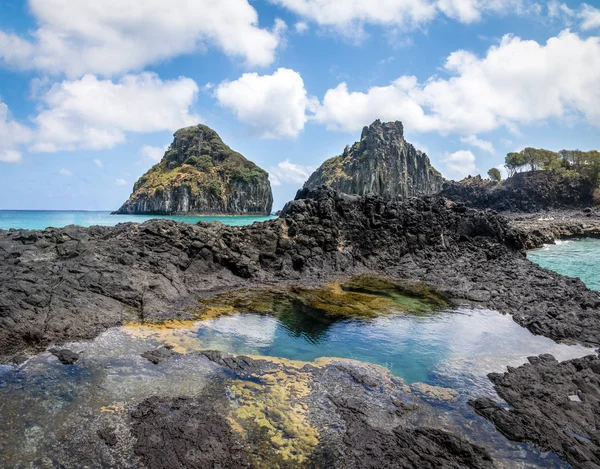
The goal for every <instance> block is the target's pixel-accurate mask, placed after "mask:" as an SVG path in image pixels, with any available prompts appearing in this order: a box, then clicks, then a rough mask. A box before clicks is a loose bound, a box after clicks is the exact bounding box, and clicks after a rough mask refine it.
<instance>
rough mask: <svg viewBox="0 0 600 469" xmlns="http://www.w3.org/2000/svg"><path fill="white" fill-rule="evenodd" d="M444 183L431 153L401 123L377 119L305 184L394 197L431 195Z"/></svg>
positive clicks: (347, 191)
mask: <svg viewBox="0 0 600 469" xmlns="http://www.w3.org/2000/svg"><path fill="white" fill-rule="evenodd" d="M442 184H443V178H442V176H441V174H440V173H439V172H437V171H436V170H435V168H433V167H432V166H431V163H430V162H429V158H428V156H427V155H426V154H425V153H423V152H421V151H419V150H417V149H415V147H414V146H412V145H411V144H410V143H408V142H407V141H406V140H405V139H404V128H403V126H402V122H399V121H396V122H386V123H382V122H381V121H380V120H376V121H375V122H373V123H372V124H371V125H370V126H368V127H365V128H364V129H363V131H362V135H361V137H360V141H359V142H356V143H355V144H354V145H352V146H351V147H346V149H345V150H344V153H343V154H342V155H340V156H336V157H334V158H331V159H329V160H327V161H325V162H324V163H323V164H322V165H321V167H320V168H319V169H317V170H316V171H315V172H314V173H313V174H312V175H311V177H310V178H309V179H308V181H307V182H306V184H305V185H304V187H305V188H316V187H318V186H321V185H328V186H331V187H333V188H334V189H337V190H339V191H341V192H345V193H346V194H358V195H367V194H376V195H380V196H382V197H384V198H385V199H389V200H394V199H405V198H407V197H411V196H421V195H432V194H435V193H437V192H439V191H440V190H441V189H442Z"/></svg>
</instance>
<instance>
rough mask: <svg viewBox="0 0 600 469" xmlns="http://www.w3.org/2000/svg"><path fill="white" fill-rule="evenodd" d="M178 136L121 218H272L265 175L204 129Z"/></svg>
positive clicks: (138, 184)
mask: <svg viewBox="0 0 600 469" xmlns="http://www.w3.org/2000/svg"><path fill="white" fill-rule="evenodd" d="M174 137H175V138H174V140H173V143H172V144H171V145H170V146H169V148H168V149H167V151H166V152H165V155H164V156H163V158H162V160H161V161H160V162H159V163H157V164H156V165H154V166H153V167H152V168H150V170H149V171H148V172H147V173H146V174H144V175H143V176H142V177H141V178H140V179H139V180H138V181H137V182H136V183H135V185H134V188H133V194H132V195H131V197H130V199H129V200H128V201H127V202H126V203H125V204H124V205H123V207H121V209H119V211H118V213H152V214H163V213H166V214H174V213H179V214H181V213H207V214H211V213H223V214H265V215H266V214H270V212H271V206H272V200H273V196H272V194H271V186H270V184H269V179H268V178H269V176H268V174H267V172H266V171H264V170H263V169H261V168H259V167H258V166H257V165H256V164H254V163H253V162H251V161H249V160H247V159H246V158H245V157H244V156H242V155H241V154H240V153H238V152H236V151H233V150H232V149H231V148H230V147H229V146H228V145H226V144H225V143H224V142H223V141H222V140H221V138H220V137H219V135H218V134H217V133H216V132H215V131H214V130H212V129H210V128H209V127H207V126H205V125H201V124H200V125H197V126H192V127H186V128H183V129H180V130H178V131H177V132H176V133H175V135H174Z"/></svg>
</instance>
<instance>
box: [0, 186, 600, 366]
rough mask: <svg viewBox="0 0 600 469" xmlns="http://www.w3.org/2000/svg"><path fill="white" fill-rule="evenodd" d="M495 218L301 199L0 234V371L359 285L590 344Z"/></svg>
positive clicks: (561, 297)
mask: <svg viewBox="0 0 600 469" xmlns="http://www.w3.org/2000/svg"><path fill="white" fill-rule="evenodd" d="M524 246H525V240H524V237H523V235H522V234H521V233H519V232H518V231H515V230H514V229H512V228H511V227H510V226H509V225H508V223H507V220H506V219H505V218H504V217H502V216H499V215H498V214H496V213H494V212H489V211H477V210H474V209H466V208H465V207H464V206H459V205H455V204H452V203H450V202H448V201H447V200H445V199H442V198H420V199H419V198H411V199H408V200H406V201H403V202H389V201H385V200H383V199H382V198H380V197H376V196H368V197H359V196H348V195H344V194H340V193H339V192H336V191H333V190H331V189H318V190H303V191H301V192H300V194H299V199H298V200H295V201H292V202H290V203H288V204H287V205H286V207H285V209H284V210H283V212H282V215H281V218H279V219H276V220H270V221H268V222H264V223H255V224H253V225H251V226H243V227H231V226H224V225H222V224H208V223H200V224H198V225H186V224H181V223H177V222H174V221H170V220H152V221H148V222H146V223H143V224H134V223H128V224H120V225H118V226H116V227H98V226H96V227H90V228H81V227H75V226H68V227H65V228H61V229H55V228H49V229H46V230H44V231H17V230H14V231H3V232H0V360H2V361H6V360H8V359H10V357H11V356H13V355H15V354H19V353H23V352H26V351H28V350H34V351H35V350H39V349H43V348H45V347H47V346H48V345H49V344H51V343H61V342H63V343H64V342H66V341H70V340H75V339H82V338H91V337H94V336H96V335H97V334H99V333H100V332H102V331H103V330H105V329H106V328H108V327H111V326H117V325H121V324H123V323H124V322H126V321H139V322H145V321H160V320H167V319H193V318H194V317H195V316H194V314H193V308H191V309H190V308H186V307H189V306H192V307H193V306H196V307H197V306H198V302H197V298H198V297H210V296H212V295H215V294H216V293H223V292H226V291H230V290H233V289H239V288H243V287H251V288H257V287H260V286H261V285H274V284H278V283H279V284H312V285H314V284H322V283H324V282H327V281H328V280H333V279H336V278H340V277H346V276H350V275H355V274H361V273H371V272H376V273H381V274H387V275H390V276H393V277H397V278H405V279H413V280H419V281H424V282H426V283H427V284H430V285H434V286H436V287H437V288H438V289H439V290H441V291H442V292H443V293H444V294H445V295H447V296H448V297H450V298H454V299H455V300H457V301H463V302H464V301H467V302H471V303H473V304H477V305H481V306H484V307H491V308H493V309H496V310H498V311H501V312H504V313H509V314H512V315H513V317H514V318H515V320H516V321H517V322H519V323H520V324H521V325H523V326H525V327H527V328H529V329H530V330H531V331H532V332H534V333H536V334H543V335H546V336H548V337H551V338H553V339H556V340H563V339H571V340H579V341H583V342H590V343H595V344H597V343H600V296H599V295H598V294H597V293H595V292H592V291H590V290H589V289H587V288H586V287H585V285H584V284H583V283H582V282H581V281H579V280H576V279H570V278H566V277H563V276H561V275H559V274H557V273H554V272H551V271H548V270H545V269H542V268H541V267H539V266H537V265H535V264H533V263H531V262H530V261H528V260H527V259H526V257H525V255H524V252H523V247H524Z"/></svg>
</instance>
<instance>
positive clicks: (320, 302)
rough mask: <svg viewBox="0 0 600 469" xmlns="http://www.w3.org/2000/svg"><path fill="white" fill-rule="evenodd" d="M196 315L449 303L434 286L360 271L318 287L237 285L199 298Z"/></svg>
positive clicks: (368, 311) (281, 314)
mask: <svg viewBox="0 0 600 469" xmlns="http://www.w3.org/2000/svg"><path fill="white" fill-rule="evenodd" d="M199 303H200V308H199V310H198V311H197V312H196V314H197V316H198V318H199V319H212V318H216V317H219V316H222V315H226V314H235V313H242V312H252V313H258V314H273V315H275V316H276V317H278V318H280V319H285V318H286V317H289V315H290V314H291V313H297V312H302V311H303V310H304V311H306V310H312V311H313V312H315V313H318V314H317V315H321V316H323V317H324V318H328V319H344V318H367V319H368V318H374V317H377V316H379V315H382V314H386V313H390V312H406V313H412V314H427V313H431V312H434V311H437V310H439V309H442V308H444V307H447V306H448V303H447V301H446V300H445V298H444V297H443V295H442V294H440V293H439V292H437V291H436V290H435V289H433V288H432V287H430V286H428V285H426V284H424V283H422V282H414V281H409V280H400V279H393V278H390V277H385V276H380V275H360V276H356V277H352V278H350V279H347V280H342V281H336V282H330V283H327V284H324V285H322V286H320V287H303V286H285V287H278V288H262V289H240V290H235V291H232V292H228V293H225V294H221V295H217V296H215V297H213V298H210V299H204V298H201V299H199Z"/></svg>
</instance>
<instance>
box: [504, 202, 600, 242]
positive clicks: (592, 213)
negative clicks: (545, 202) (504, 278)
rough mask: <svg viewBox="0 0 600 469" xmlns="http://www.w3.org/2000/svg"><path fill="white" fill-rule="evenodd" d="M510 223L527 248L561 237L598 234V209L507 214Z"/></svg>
mask: <svg viewBox="0 0 600 469" xmlns="http://www.w3.org/2000/svg"><path fill="white" fill-rule="evenodd" d="M507 216H508V218H509V220H510V225H511V226H512V227H513V228H514V229H515V230H517V231H519V232H520V233H521V234H522V235H523V238H524V239H525V247H526V248H527V249H535V248H539V247H541V246H543V245H544V244H552V243H554V242H555V241H556V240H558V239H561V238H570V237H574V236H600V211H598V210H597V209H592V208H586V209H583V210H570V211H551V212H540V213H535V214H531V215H524V214H507Z"/></svg>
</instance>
